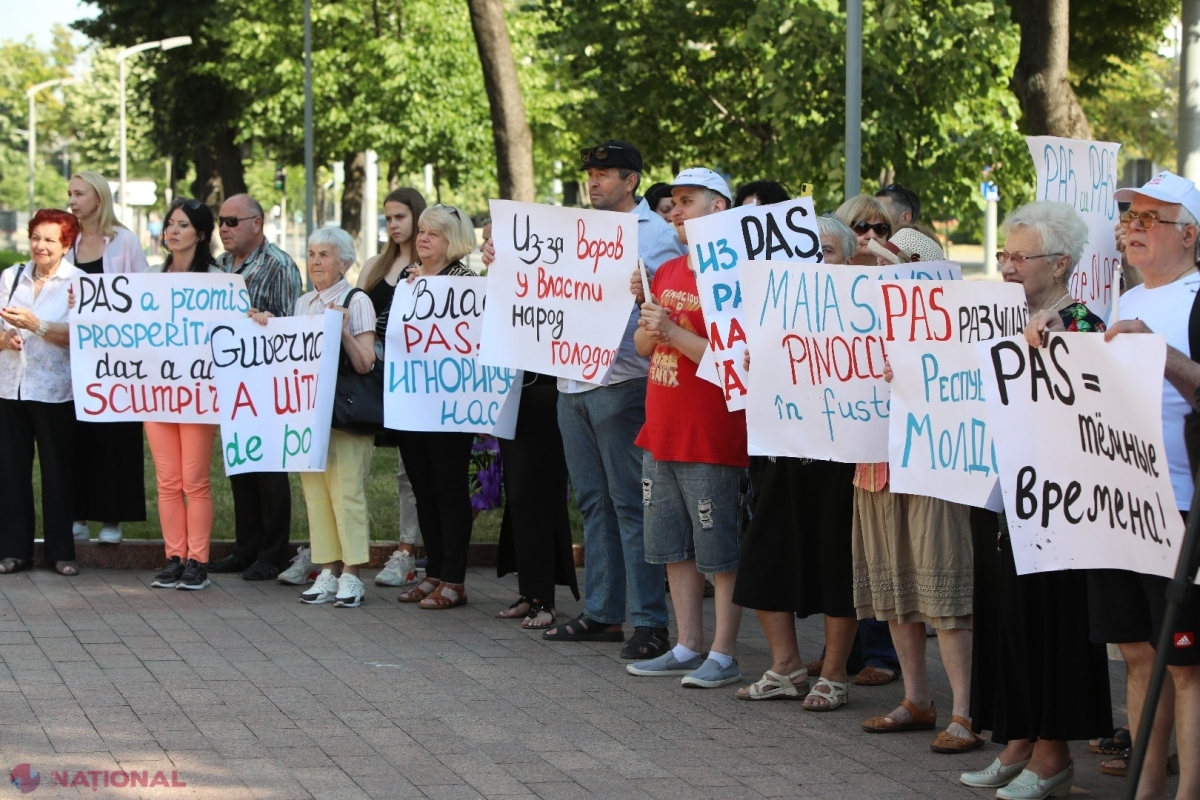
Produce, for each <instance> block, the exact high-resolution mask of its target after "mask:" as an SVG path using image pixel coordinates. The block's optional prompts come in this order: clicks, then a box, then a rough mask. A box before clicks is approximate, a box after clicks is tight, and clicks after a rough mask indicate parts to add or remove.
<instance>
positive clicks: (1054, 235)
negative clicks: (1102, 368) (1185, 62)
mask: <svg viewBox="0 0 1200 800" xmlns="http://www.w3.org/2000/svg"><path fill="white" fill-rule="evenodd" d="M1003 232H1004V234H1005V237H1006V238H1005V243H1004V249H1003V250H1001V251H1000V252H999V253H997V254H996V261H997V262H998V263H999V265H1000V271H1001V275H1002V276H1003V277H1004V280H1005V281H1006V282H1009V283H1019V284H1021V286H1022V288H1023V289H1024V290H1025V301H1026V303H1027V304H1028V305H1029V312H1030V321H1029V324H1028V326H1027V327H1026V329H1025V336H1026V339H1027V340H1028V341H1029V344H1030V345H1032V346H1038V345H1040V344H1042V342H1043V337H1044V335H1045V333H1046V331H1048V330H1051V331H1084V332H1099V331H1103V330H1104V322H1103V321H1101V320H1100V318H1099V317H1097V316H1096V315H1095V314H1093V313H1092V312H1090V311H1088V309H1087V307H1086V306H1084V305H1083V304H1082V303H1079V302H1076V301H1075V300H1073V299H1072V298H1071V294H1070V292H1069V291H1068V290H1067V282H1068V281H1069V280H1070V277H1071V271H1072V270H1073V269H1075V266H1076V265H1077V264H1078V262H1079V258H1080V256H1081V254H1082V253H1083V246H1084V244H1085V243H1086V241H1087V236H1088V229H1087V224H1086V223H1085V222H1084V221H1083V218H1082V217H1080V216H1079V214H1078V213H1076V211H1075V210H1074V209H1073V208H1072V207H1071V206H1069V205H1067V204H1066V203H1056V202H1052V201H1048V200H1041V201H1038V202H1034V203H1029V204H1028V205H1025V206H1022V207H1020V208H1018V209H1016V210H1015V211H1013V212H1012V213H1011V214H1009V216H1008V219H1006V220H1005V221H1004V229H1003ZM1066 456H1068V454H1064V457H1066ZM971 517H972V519H971V527H972V535H973V538H974V542H975V627H974V633H973V637H974V642H973V645H974V647H973V649H974V652H975V660H974V665H973V674H972V681H971V684H972V694H971V717H972V721H973V727H974V728H975V730H977V731H980V730H991V731H992V741H993V742H996V743H997V744H1001V745H1006V746H1005V748H1004V750H1003V752H1001V753H1000V755H999V757H998V758H996V759H995V760H993V762H992V764H991V765H990V766H989V767H987V768H986V769H982V770H980V771H978V772H967V773H964V774H963V775H962V777H961V778H960V780H961V781H962V782H963V783H964V784H966V785H968V786H977V787H983V788H997V789H999V791H998V792H997V793H996V796H997V797H1000V798H1042V797H1048V796H1050V795H1051V794H1053V795H1054V796H1058V794H1060V793H1064V794H1065V793H1066V792H1069V791H1070V787H1071V780H1072V777H1073V772H1072V761H1071V752H1070V750H1069V749H1068V747H1067V742H1068V741H1069V740H1071V739H1089V738H1091V737H1093V736H1104V735H1107V734H1108V733H1109V732H1110V731H1112V704H1111V700H1110V695H1109V680H1108V661H1107V658H1106V653H1105V647H1104V645H1102V644H1093V643H1092V642H1090V641H1089V628H1088V581H1087V572H1085V571H1077V570H1064V571H1061V572H1042V573H1033V574H1030V575H1020V576H1018V575H1017V569H1016V565H1015V563H1014V561H1013V547H1012V542H1011V540H1010V539H1009V536H1008V526H1007V524H1006V521H1005V518H1004V515H1003V514H1001V515H996V514H993V513H991V512H988V511H985V510H983V509H973V510H972V514H971Z"/></svg>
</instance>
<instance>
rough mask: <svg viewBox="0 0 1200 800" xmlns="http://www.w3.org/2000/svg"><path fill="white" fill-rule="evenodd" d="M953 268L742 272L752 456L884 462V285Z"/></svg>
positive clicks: (789, 267)
mask: <svg viewBox="0 0 1200 800" xmlns="http://www.w3.org/2000/svg"><path fill="white" fill-rule="evenodd" d="M961 275H962V270H961V267H959V265H958V264H952V263H950V262H945V261H930V262H927V263H918V264H902V265H899V266H896V267H854V266H840V265H837V266H831V265H826V264H793V263H787V262H777V261H776V262H772V263H771V264H769V265H764V266H763V268H762V269H753V270H746V272H745V274H743V275H742V276H741V282H742V291H743V293H744V300H745V304H746V311H745V326H746V336H747V339H748V343H749V347H750V353H751V358H752V362H751V366H752V368H751V371H750V390H749V392H748V394H747V397H746V427H747V433H748V441H749V448H750V454H751V455H764V456H793V457H801V458H818V459H825V460H829V461H842V462H850V463H857V462H878V461H887V459H888V416H889V413H890V412H889V403H888V385H887V383H886V382H885V381H884V379H883V367H884V359H885V358H886V356H887V350H886V345H885V343H884V335H885V332H884V308H883V303H882V299H881V295H880V291H879V289H878V287H877V285H876V284H877V283H878V282H879V281H881V280H897V279H906V280H911V279H913V278H918V279H926V278H928V279H933V280H953V279H956V278H959V277H961Z"/></svg>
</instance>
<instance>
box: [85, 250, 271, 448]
mask: <svg viewBox="0 0 1200 800" xmlns="http://www.w3.org/2000/svg"><path fill="white" fill-rule="evenodd" d="M75 297H76V299H77V302H76V304H75V308H74V309H72V311H71V315H70V322H71V385H72V387H73V390H74V394H75V415H76V417H78V418H79V419H81V420H88V421H91V422H118V421H122V420H143V421H154V422H187V423H208V424H210V425H215V424H216V423H217V421H218V420H217V408H218V404H217V386H216V383H215V382H214V380H213V363H212V354H211V353H210V352H209V348H208V329H209V325H210V323H213V322H220V321H225V320H234V319H238V318H245V316H246V312H247V311H249V310H250V295H249V294H248V293H247V292H246V283H245V281H243V280H242V276H241V275H228V274H224V273H191V272H187V273H178V274H175V273H172V274H162V273H134V274H128V275H126V274H121V275H83V276H80V278H79V280H78V282H77V283H76V284H75Z"/></svg>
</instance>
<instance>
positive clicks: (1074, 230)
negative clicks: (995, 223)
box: [1003, 200, 1088, 278]
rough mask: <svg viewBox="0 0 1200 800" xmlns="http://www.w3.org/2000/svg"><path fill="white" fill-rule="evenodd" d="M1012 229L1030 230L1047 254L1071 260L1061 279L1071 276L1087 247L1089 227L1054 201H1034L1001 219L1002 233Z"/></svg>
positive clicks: (1066, 205)
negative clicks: (1039, 239)
mask: <svg viewBox="0 0 1200 800" xmlns="http://www.w3.org/2000/svg"><path fill="white" fill-rule="evenodd" d="M1013 228H1029V229H1031V230H1033V231H1036V232H1037V234H1038V236H1039V237H1040V238H1041V242H1042V246H1041V249H1042V250H1045V251H1046V253H1061V254H1063V255H1067V256H1070V257H1071V264H1070V266H1068V267H1067V272H1066V275H1065V276H1064V277H1068V278H1069V277H1070V276H1071V273H1072V272H1073V271H1074V270H1075V267H1076V266H1077V265H1078V264H1079V259H1080V258H1082V257H1083V246H1084V245H1085V244H1087V238H1088V226H1087V223H1086V222H1084V221H1083V217H1082V216H1080V215H1079V212H1078V211H1076V210H1075V209H1074V208H1073V207H1072V206H1071V205H1070V204H1068V203H1060V202H1058V201H1057V200H1035V201H1034V202H1032V203H1026V204H1025V205H1023V206H1021V207H1020V208H1017V209H1014V210H1013V211H1012V213H1010V214H1009V215H1008V216H1007V217H1006V218H1005V220H1004V228H1003V232H1004V235H1005V236H1008V233H1009V231H1011V230H1012V229H1013Z"/></svg>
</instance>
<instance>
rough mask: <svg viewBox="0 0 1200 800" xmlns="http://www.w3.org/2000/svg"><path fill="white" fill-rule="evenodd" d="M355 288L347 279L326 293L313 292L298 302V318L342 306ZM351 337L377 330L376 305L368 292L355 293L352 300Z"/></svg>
mask: <svg viewBox="0 0 1200 800" xmlns="http://www.w3.org/2000/svg"><path fill="white" fill-rule="evenodd" d="M353 288H354V287H353V286H351V285H350V284H348V283H346V279H345V278H343V279H342V280H340V281H338V282H337V283H335V284H334V285H333V286H330V287H329V288H328V289H325V290H324V291H318V290H316V289H314V290H312V291H311V292H309V293H308V294H306V295H304V296H303V297H301V298H299V299H298V300H296V309H295V310H296V316H297V317H304V316H309V315H315V314H323V313H325V309H327V308H329V304H330V303H333V304H334V305H335V306H341V305H342V304H343V303H345V302H346V295H348V294H349V293H350V290H351V289H353ZM349 320H350V335H351V336H358V335H359V334H360V333H362V332H363V331H372V332H374V330H375V305H374V304H373V303H372V302H371V298H370V297H368V296H367V293H366V292H355V293H354V297H352V298H351V299H350V314H349Z"/></svg>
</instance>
